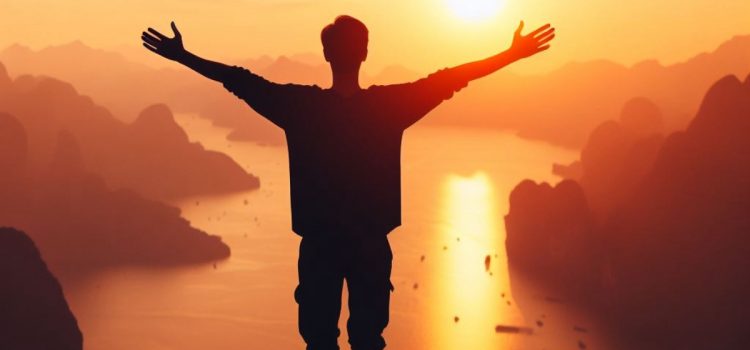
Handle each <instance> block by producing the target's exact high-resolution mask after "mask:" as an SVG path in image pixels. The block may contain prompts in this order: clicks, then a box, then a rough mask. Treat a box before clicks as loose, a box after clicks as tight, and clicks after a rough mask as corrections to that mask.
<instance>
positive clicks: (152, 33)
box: [141, 22, 234, 82]
mask: <svg viewBox="0 0 750 350" xmlns="http://www.w3.org/2000/svg"><path fill="white" fill-rule="evenodd" d="M171 26H172V32H174V37H172V38H170V37H167V36H166V35H164V34H162V33H160V32H159V31H157V30H156V29H153V28H148V31H147V32H143V33H142V34H141V40H143V47H145V48H146V49H148V50H150V51H152V52H154V53H156V54H158V55H160V56H162V57H164V58H167V59H170V60H172V61H175V62H178V63H181V64H183V65H185V66H187V67H188V68H190V69H192V70H194V71H196V72H198V73H200V74H201V75H203V76H205V77H206V78H209V79H212V80H216V81H221V82H223V81H225V80H226V79H227V77H229V75H230V74H232V71H233V70H234V69H233V67H231V66H228V65H225V64H223V63H219V62H214V61H210V60H207V59H203V58H201V57H198V56H196V55H194V54H192V53H190V52H189V51H187V50H185V46H184V45H183V44H182V34H181V33H180V31H179V30H178V29H177V26H176V25H175V24H174V22H172V23H171Z"/></svg>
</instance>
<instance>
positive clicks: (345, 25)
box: [320, 15, 369, 59]
mask: <svg viewBox="0 0 750 350" xmlns="http://www.w3.org/2000/svg"><path fill="white" fill-rule="evenodd" d="M368 36H369V31H368V30H367V27H366V26H365V24H364V23H362V22H361V21H360V20H358V19H356V18H354V17H351V16H346V15H342V16H338V17H336V20H335V21H333V23H331V24H329V25H327V26H326V27H325V28H323V31H322V32H320V40H321V41H322V42H323V49H324V50H325V51H326V52H328V53H330V54H331V55H332V56H333V57H334V58H336V59H342V58H349V57H352V56H356V55H359V54H362V53H363V52H366V51H367V42H368V40H369V39H368Z"/></svg>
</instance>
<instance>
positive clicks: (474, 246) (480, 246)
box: [430, 172, 510, 349]
mask: <svg viewBox="0 0 750 350" xmlns="http://www.w3.org/2000/svg"><path fill="white" fill-rule="evenodd" d="M442 201H443V203H442V206H441V208H442V213H441V215H442V216H443V220H444V222H445V225H444V226H443V227H442V229H441V230H440V231H441V232H439V237H440V238H441V239H442V241H443V242H445V246H443V247H442V249H443V252H442V254H443V255H444V256H443V257H442V258H441V259H439V264H440V265H441V266H439V267H438V268H437V269H436V270H437V271H440V272H439V273H440V274H441V276H440V277H439V278H437V281H438V282H437V284H438V285H437V286H436V287H437V288H436V290H437V292H436V293H437V294H436V300H437V301H438V303H437V305H436V306H437V307H435V308H433V312H434V314H433V315H432V317H431V318H430V319H431V322H433V325H432V328H433V330H434V331H435V333H434V334H433V335H432V337H431V338H432V340H433V341H434V342H435V343H434V344H433V346H432V347H431V348H433V349H438V348H442V349H480V348H486V347H487V346H491V345H494V344H497V343H498V338H497V337H498V336H497V335H496V334H495V333H494V331H493V327H494V325H495V324H496V323H497V322H498V321H499V320H500V319H502V318H504V317H503V315H502V310H503V308H502V307H501V306H502V304H501V303H502V302H503V301H502V300H501V297H500V296H501V294H502V293H508V291H509V288H508V286H509V282H508V273H507V265H506V261H505V254H504V249H502V242H503V239H504V237H502V235H503V231H502V230H501V229H500V228H499V226H498V225H499V220H500V218H501V213H500V209H499V207H498V204H497V196H496V194H495V189H494V187H493V185H492V181H491V179H490V177H489V176H488V175H487V174H485V173H483V172H477V173H475V174H473V175H471V176H469V177H465V176H458V175H449V176H447V177H446V178H445V180H444V182H443V186H442ZM487 256H489V257H490V265H489V269H486V266H485V259H486V257H487ZM507 298H510V296H509V295H508V296H507Z"/></svg>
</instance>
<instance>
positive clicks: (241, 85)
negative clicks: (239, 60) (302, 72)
mask: <svg viewBox="0 0 750 350" xmlns="http://www.w3.org/2000/svg"><path fill="white" fill-rule="evenodd" d="M222 83H223V85H224V88H226V89H227V90H228V91H229V92H231V93H232V94H234V95H235V96H237V97H238V98H239V99H241V100H243V101H245V102H246V103H247V104H248V105H249V106H250V107H251V108H252V109H253V110H255V111H256V112H258V114H260V115H262V116H263V117H265V118H266V119H268V120H269V121H271V122H272V123H274V124H276V125H277V126H278V127H280V128H282V129H284V128H285V127H286V125H288V123H289V122H291V121H292V120H291V117H293V116H294V115H295V114H296V111H298V110H300V106H299V104H300V103H302V99H301V96H302V95H303V91H302V90H303V88H304V86H301V85H294V84H277V83H273V82H270V81H268V80H266V79H264V78H263V77H261V76H259V75H257V74H254V73H252V72H250V71H249V70H247V69H245V68H242V67H236V66H235V67H232V71H231V73H229V74H228V75H227V77H226V78H225V79H224V80H223V81H222Z"/></svg>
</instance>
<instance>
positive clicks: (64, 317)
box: [0, 227, 83, 350]
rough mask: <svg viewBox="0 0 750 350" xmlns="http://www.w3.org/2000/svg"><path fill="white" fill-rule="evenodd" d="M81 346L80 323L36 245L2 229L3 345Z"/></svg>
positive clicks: (36, 349)
mask: <svg viewBox="0 0 750 350" xmlns="http://www.w3.org/2000/svg"><path fill="white" fill-rule="evenodd" d="M82 348H83V337H82V335H81V331H80V330H79V329H78V323H77V322H76V319H75V317H74V316H73V313H72V312H71V311H70V308H69V307H68V303H67V302H66V301H65V296H64V295H63V291H62V288H61V287H60V284H59V283H58V282H57V280H56V279H55V277H54V276H53V275H52V273H50V271H49V269H47V265H46V264H45V263H44V261H42V258H41V256H40V255H39V251H38V250H37V248H36V246H34V243H33V242H32V241H31V239H30V238H29V237H28V236H26V235H25V234H24V233H23V232H21V231H18V230H15V229H12V228H7V227H2V228H0V349H8V350H16V349H18V350H49V349H55V350H80V349H82Z"/></svg>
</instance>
